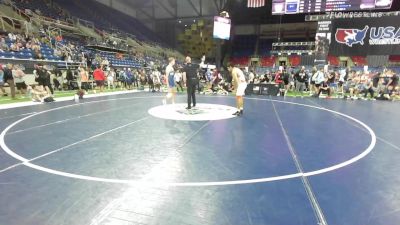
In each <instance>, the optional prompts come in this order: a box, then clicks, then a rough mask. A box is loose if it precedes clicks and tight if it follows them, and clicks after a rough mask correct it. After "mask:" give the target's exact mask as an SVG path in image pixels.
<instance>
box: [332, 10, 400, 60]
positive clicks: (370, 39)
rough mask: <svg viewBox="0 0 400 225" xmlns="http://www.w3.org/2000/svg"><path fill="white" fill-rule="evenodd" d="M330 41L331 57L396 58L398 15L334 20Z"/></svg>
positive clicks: (399, 37)
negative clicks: (367, 56) (388, 56)
mask: <svg viewBox="0 0 400 225" xmlns="http://www.w3.org/2000/svg"><path fill="white" fill-rule="evenodd" d="M331 40H332V41H331V44H330V47H329V54H330V55H334V56H342V55H343V56H347V55H357V56H366V55H398V54H399V52H400V16H386V17H377V18H351V19H350V18H347V19H335V20H333V21H332V34H331Z"/></svg>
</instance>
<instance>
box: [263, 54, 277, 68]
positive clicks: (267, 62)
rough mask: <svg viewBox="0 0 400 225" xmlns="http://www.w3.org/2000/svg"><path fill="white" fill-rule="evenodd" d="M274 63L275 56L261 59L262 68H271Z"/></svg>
mask: <svg viewBox="0 0 400 225" xmlns="http://www.w3.org/2000/svg"><path fill="white" fill-rule="evenodd" d="M275 62H276V58H275V56H265V57H262V58H261V66H262V67H272V66H274V64H275Z"/></svg>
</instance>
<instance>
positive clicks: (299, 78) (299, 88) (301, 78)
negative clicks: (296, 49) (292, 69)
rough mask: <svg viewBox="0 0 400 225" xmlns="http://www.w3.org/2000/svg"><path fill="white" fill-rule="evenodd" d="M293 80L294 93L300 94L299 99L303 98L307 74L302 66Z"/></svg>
mask: <svg viewBox="0 0 400 225" xmlns="http://www.w3.org/2000/svg"><path fill="white" fill-rule="evenodd" d="M294 80H295V86H296V92H297V93H300V95H301V97H303V91H304V90H305V89H306V81H307V80H308V74H307V73H306V68H305V67H304V66H302V67H301V69H300V70H299V71H298V72H297V73H296V74H295V75H294Z"/></svg>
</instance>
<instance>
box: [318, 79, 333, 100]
mask: <svg viewBox="0 0 400 225" xmlns="http://www.w3.org/2000/svg"><path fill="white" fill-rule="evenodd" d="M323 91H326V92H327V93H328V96H327V98H330V97H331V94H332V89H331V88H330V87H329V84H328V78H327V77H326V78H325V80H324V81H323V82H322V83H320V85H319V87H318V94H317V97H319V96H320V95H321V93H322V92H323Z"/></svg>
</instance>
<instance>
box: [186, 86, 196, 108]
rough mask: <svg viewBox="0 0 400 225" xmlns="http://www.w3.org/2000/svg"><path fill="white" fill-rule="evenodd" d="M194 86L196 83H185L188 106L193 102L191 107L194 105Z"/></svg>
mask: <svg viewBox="0 0 400 225" xmlns="http://www.w3.org/2000/svg"><path fill="white" fill-rule="evenodd" d="M196 87H197V83H188V84H187V96H188V100H187V103H188V108H191V105H192V102H193V107H195V106H196Z"/></svg>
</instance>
